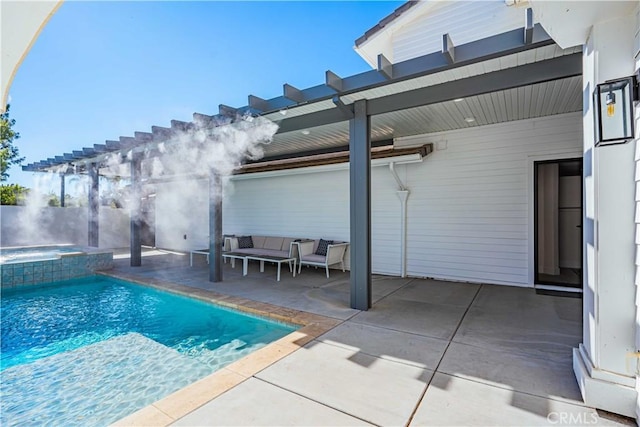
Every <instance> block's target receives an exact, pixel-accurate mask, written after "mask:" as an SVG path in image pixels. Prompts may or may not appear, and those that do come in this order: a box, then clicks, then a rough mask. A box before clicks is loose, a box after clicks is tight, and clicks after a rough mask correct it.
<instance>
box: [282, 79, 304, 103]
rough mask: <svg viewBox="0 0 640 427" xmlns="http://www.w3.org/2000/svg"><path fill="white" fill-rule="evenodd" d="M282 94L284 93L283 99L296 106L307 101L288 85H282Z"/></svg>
mask: <svg viewBox="0 0 640 427" xmlns="http://www.w3.org/2000/svg"><path fill="white" fill-rule="evenodd" d="M282 92H283V93H284V97H285V98H287V99H290V100H291V101H293V102H295V103H296V104H302V103H303V102H306V101H308V99H307V98H306V97H305V96H304V93H303V92H302V91H301V90H300V89H298V88H296V87H293V86H291V85H290V84H288V83H285V84H284V85H282Z"/></svg>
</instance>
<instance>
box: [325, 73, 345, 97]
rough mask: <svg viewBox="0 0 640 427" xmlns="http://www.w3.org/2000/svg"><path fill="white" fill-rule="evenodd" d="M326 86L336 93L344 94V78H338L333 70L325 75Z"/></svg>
mask: <svg viewBox="0 0 640 427" xmlns="http://www.w3.org/2000/svg"><path fill="white" fill-rule="evenodd" d="M324 80H325V85H327V86H328V87H330V88H331V89H333V90H335V91H336V92H342V87H343V86H342V77H340V76H338V75H337V74H336V73H334V72H333V71H331V70H327V71H326V72H325V74H324Z"/></svg>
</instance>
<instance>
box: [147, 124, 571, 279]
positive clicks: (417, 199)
mask: <svg viewBox="0 0 640 427" xmlns="http://www.w3.org/2000/svg"><path fill="white" fill-rule="evenodd" d="M427 142H433V143H435V145H436V147H437V150H436V151H435V152H434V153H432V154H430V155H429V156H428V157H426V158H425V160H424V161H423V163H417V164H409V165H399V166H397V168H396V169H397V172H398V175H399V176H400V179H401V180H402V181H403V182H404V183H405V184H406V186H407V187H408V189H409V191H410V195H409V199H408V207H407V217H408V218H407V221H408V222H407V234H408V236H407V273H408V275H410V276H417V277H434V278H441V279H451V280H462V281H472V282H488V283H501V284H519V285H527V284H530V279H529V277H530V271H529V268H530V267H529V264H530V259H529V257H530V255H529V251H530V249H529V247H530V237H529V233H530V230H529V225H530V224H529V222H530V220H529V218H530V210H531V209H533V208H532V206H531V202H530V194H529V185H530V182H529V180H532V179H533V178H532V177H531V176H530V168H529V166H530V163H531V161H532V160H531V159H532V158H534V157H536V156H551V157H552V158H553V156H555V155H558V156H559V157H562V156H565V157H566V155H567V153H578V154H576V156H579V153H581V149H582V148H581V147H582V117H581V113H571V114H565V115H558V116H550V117H545V118H538V119H530V120H521V121H514V122H509V123H503V124H497V125H491V126H481V127H475V128H470V129H461V130H456V131H449V132H441V133H433V134H428V135H425V136H418V137H411V138H404V139H402V140H399V141H397V142H396V143H397V145H398V146H402V145H415V144H423V143H427ZM445 146H446V149H444V148H445ZM299 172H300V171H296V172H295V173H296V174H295V175H280V176H270V177H265V176H262V177H260V178H257V179H256V178H254V179H238V180H233V181H231V182H230V183H229V184H228V185H227V187H226V188H225V196H224V202H223V231H224V233H234V234H261V235H272V236H288V237H309V238H328V239H336V240H347V241H348V240H349V239H350V233H349V172H348V170H347V169H346V168H345V169H342V170H337V171H335V170H334V171H327V172H317V171H316V172H313V169H312V168H309V169H307V172H308V173H299ZM207 185H208V183H207V181H198V182H191V183H184V182H183V183H172V184H163V185H161V186H158V190H157V196H156V212H157V218H156V224H157V228H156V233H157V236H156V239H157V245H158V246H159V247H164V248H168V249H176V250H188V249H193V248H196V247H206V246H207V235H208V234H209V232H208V220H207V215H208V195H207V188H208V187H207ZM396 190H397V184H396V182H395V180H394V179H393V176H392V175H391V173H390V171H389V169H388V167H386V166H380V167H375V168H373V169H372V200H371V204H372V206H371V218H372V266H373V272H374V273H382V274H390V275H400V272H401V265H400V263H401V260H400V230H401V228H400V209H401V206H400V200H399V199H398V197H397V195H396ZM185 234H186V235H187V239H186V240H185V239H184V238H183V236H184V235H185Z"/></svg>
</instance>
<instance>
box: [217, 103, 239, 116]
mask: <svg viewBox="0 0 640 427" xmlns="http://www.w3.org/2000/svg"><path fill="white" fill-rule="evenodd" d="M218 113H219V114H220V115H221V116H227V117H235V116H237V115H238V109H237V108H234V107H230V106H228V105H224V104H219V105H218Z"/></svg>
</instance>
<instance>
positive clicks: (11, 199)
mask: <svg viewBox="0 0 640 427" xmlns="http://www.w3.org/2000/svg"><path fill="white" fill-rule="evenodd" d="M28 192H29V189H27V188H25V187H22V186H21V185H18V184H8V185H4V184H3V185H0V204H2V205H19V204H21V203H22V202H23V201H24V198H25V197H26V196H27V193H28Z"/></svg>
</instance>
